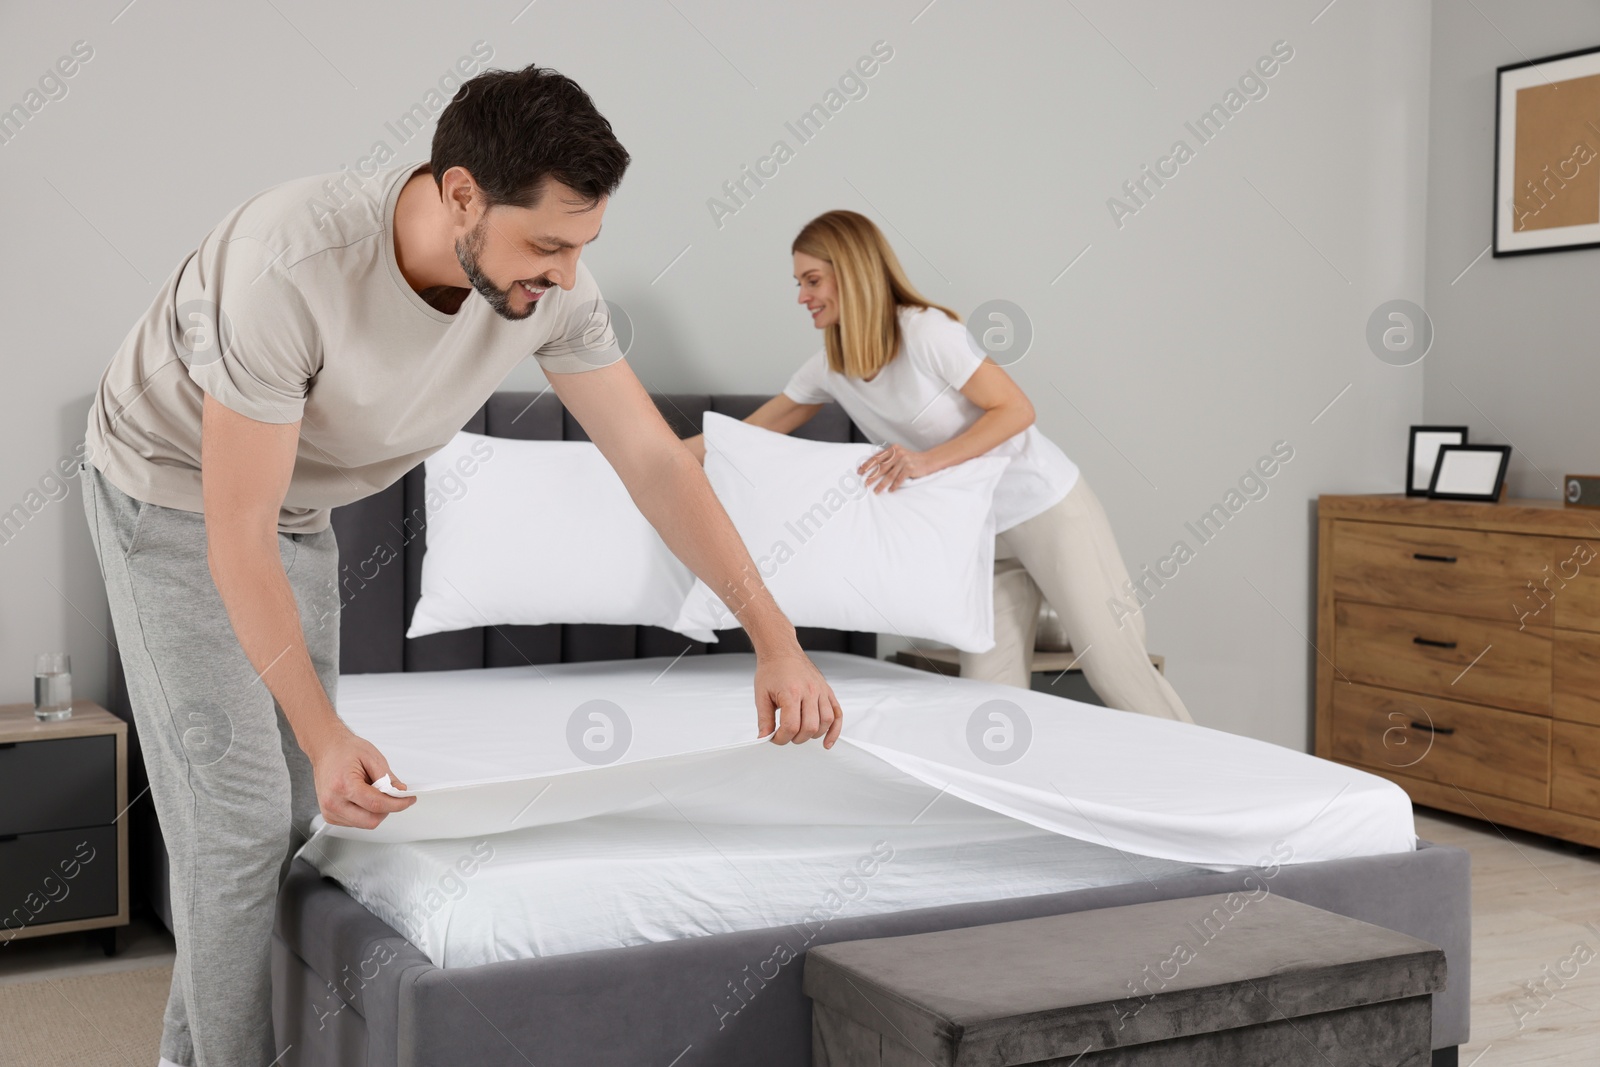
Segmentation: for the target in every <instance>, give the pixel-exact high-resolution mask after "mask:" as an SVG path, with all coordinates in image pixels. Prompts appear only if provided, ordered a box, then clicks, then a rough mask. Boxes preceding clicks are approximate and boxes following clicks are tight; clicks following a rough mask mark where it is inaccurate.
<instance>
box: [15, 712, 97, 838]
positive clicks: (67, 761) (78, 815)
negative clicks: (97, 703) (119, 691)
mask: <svg viewBox="0 0 1600 1067" xmlns="http://www.w3.org/2000/svg"><path fill="white" fill-rule="evenodd" d="M116 817H117V739H116V738H115V737H113V736H111V735H110V734H102V735H99V736H96V737H64V738H57V739H54V740H49V741H16V742H12V743H10V744H7V745H4V746H0V837H5V836H8V835H11V834H30V833H36V832H40V831H45V830H69V829H71V828H73V827H76V826H103V825H105V824H106V823H109V822H111V821H112V820H113V819H115V818H116Z"/></svg>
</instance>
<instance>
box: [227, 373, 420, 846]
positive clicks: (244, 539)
mask: <svg viewBox="0 0 1600 1067" xmlns="http://www.w3.org/2000/svg"><path fill="white" fill-rule="evenodd" d="M299 439H300V423H299V422H298V421H297V422H293V423H288V424H283V425H279V424H274V423H267V422H257V421H256V420H254V419H250V418H246V417H245V416H243V415H240V414H239V413H238V412H235V411H232V410H230V409H228V408H226V407H223V406H222V404H220V403H218V402H217V401H216V400H215V399H213V398H212V396H211V395H210V394H209V393H207V394H206V397H205V405H204V408H203V409H202V414H201V436H200V451H201V467H200V477H201V485H202V494H203V503H204V507H205V520H206V561H207V563H208V564H209V565H210V569H211V579H212V581H214V582H215V583H216V586H217V593H218V594H219V595H220V596H221V597H222V606H223V607H224V608H226V609H227V612H228V619H229V621H230V622H232V623H233V631H234V634H235V635H237V637H238V638H239V645H240V647H241V648H243V649H244V654H245V656H246V657H248V658H249V660H250V664H251V666H253V667H255V669H256V673H257V674H259V675H260V676H261V680H262V681H263V682H264V683H266V686H267V689H268V690H269V691H270V692H271V693H272V695H273V696H274V697H276V698H277V700H278V704H279V706H281V707H282V708H283V713H284V716H285V717H286V718H287V719H288V720H289V725H290V726H291V727H293V728H294V735H295V740H296V741H298V742H299V743H300V747H301V748H302V749H303V750H304V751H305V753H306V755H307V756H309V757H310V758H311V766H312V769H313V772H314V773H315V776H316V784H317V803H318V805H319V806H320V807H321V809H322V817H323V818H324V819H326V820H327V821H328V822H330V823H335V824H337V825H341V826H360V827H364V828H366V829H369V830H370V829H372V828H373V827H374V826H377V825H378V823H380V822H382V821H383V817H384V816H385V815H387V814H389V813H390V812H394V811H401V810H403V809H405V808H408V807H410V806H411V805H412V804H413V803H415V801H416V798H415V797H391V796H388V795H387V794H385V793H381V792H379V791H378V790H377V789H374V788H373V787H372V785H371V784H370V783H372V782H374V781H376V780H377V779H379V778H381V777H382V776H383V775H385V774H389V773H390V772H389V764H388V762H387V761H386V760H385V759H384V758H383V756H382V754H381V753H379V752H378V750H377V749H376V748H374V747H373V746H372V745H371V744H369V743H368V742H366V741H364V740H362V739H361V738H359V737H357V736H356V735H355V734H353V733H351V732H350V729H349V727H347V726H345V724H344V723H343V722H342V721H340V719H339V716H338V715H337V714H336V713H335V712H334V709H333V704H332V703H331V702H330V701H329V700H328V694H327V692H326V691H325V690H324V689H323V688H322V680H321V679H320V678H318V677H317V671H316V668H315V667H314V666H313V665H312V663H311V654H310V653H309V652H308V651H307V650H306V639H305V633H304V631H302V630H301V628H300V609H299V606H298V605H297V604H296V602H295V598H294V590H293V589H292V588H291V587H290V585H289V579H288V577H287V576H286V575H285V574H284V573H283V560H282V557H281V556H279V554H278V510H279V508H280V507H281V506H282V504H283V498H284V494H285V493H287V492H288V491H289V478H290V475H291V474H293V472H294V457H295V451H296V447H297V445H298V442H299ZM391 777H392V775H391ZM395 785H396V786H398V787H399V788H402V789H404V788H405V786H404V785H402V784H401V783H400V782H399V781H395Z"/></svg>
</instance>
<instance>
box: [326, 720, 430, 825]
mask: <svg viewBox="0 0 1600 1067" xmlns="http://www.w3.org/2000/svg"><path fill="white" fill-rule="evenodd" d="M306 755H307V756H309V757H310V758H311V770H312V774H313V776H314V777H315V779H316V783H317V805H318V807H320V808H321V809H322V817H323V819H325V820H326V821H327V822H328V823H329V824H330V825H333V826H355V827H359V828H361V829H363V830H371V829H373V828H374V827H376V826H377V825H378V824H379V823H380V822H382V821H383V819H384V816H386V815H389V814H391V813H392V812H396V811H404V810H405V809H407V808H409V807H410V806H411V805H413V804H415V803H416V802H417V798H416V797H392V796H390V795H389V794H387V793H384V792H381V791H380V790H378V789H377V788H376V787H374V786H373V784H372V783H373V782H376V781H377V780H378V779H379V778H382V777H383V776H384V775H386V774H387V775H389V780H390V781H391V782H393V783H394V787H395V788H396V789H404V788H406V785H405V783H404V782H402V781H400V780H399V779H398V778H396V777H395V776H394V774H393V772H391V771H390V770H389V761H388V760H386V759H384V758H383V753H381V752H379V751H378V750H377V748H375V747H374V746H373V745H372V743H371V742H370V741H367V740H366V739H364V738H361V737H357V736H356V735H355V734H353V733H351V732H350V729H349V728H348V727H346V726H345V725H344V724H343V723H338V724H337V725H335V726H334V727H333V728H332V729H331V732H330V734H329V736H328V737H326V738H324V739H319V741H318V742H317V743H316V744H314V745H313V746H312V747H311V748H308V749H307V750H306Z"/></svg>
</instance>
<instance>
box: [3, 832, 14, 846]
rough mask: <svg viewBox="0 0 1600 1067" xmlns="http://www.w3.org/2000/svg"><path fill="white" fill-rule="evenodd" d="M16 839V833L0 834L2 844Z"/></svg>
mask: <svg viewBox="0 0 1600 1067" xmlns="http://www.w3.org/2000/svg"><path fill="white" fill-rule="evenodd" d="M16 839H17V835H16V834H0V844H4V843H5V842H7V841H15V840H16Z"/></svg>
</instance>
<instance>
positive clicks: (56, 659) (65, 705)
mask: <svg viewBox="0 0 1600 1067" xmlns="http://www.w3.org/2000/svg"><path fill="white" fill-rule="evenodd" d="M33 717H34V718H35V719H38V720H39V721H40V722H56V721H58V720H60V719H70V718H72V657H70V656H68V655H67V654H66V653H65V652H41V653H39V655H38V656H36V657H35V658H34V661H33Z"/></svg>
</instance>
